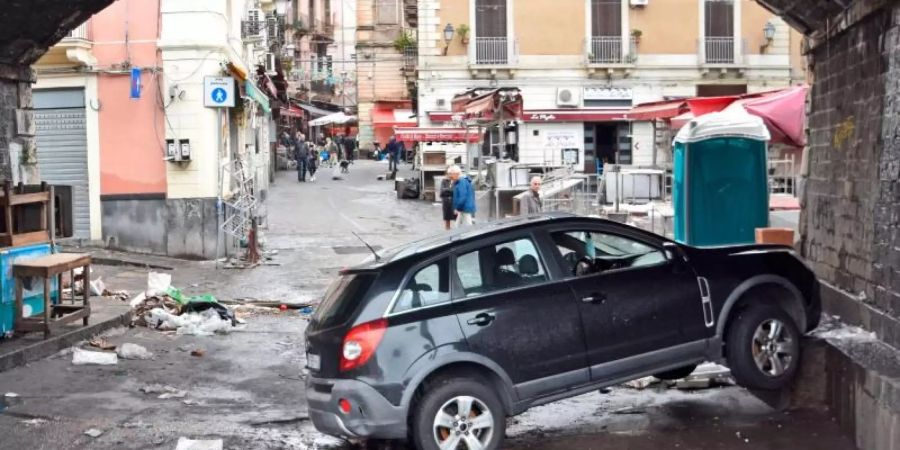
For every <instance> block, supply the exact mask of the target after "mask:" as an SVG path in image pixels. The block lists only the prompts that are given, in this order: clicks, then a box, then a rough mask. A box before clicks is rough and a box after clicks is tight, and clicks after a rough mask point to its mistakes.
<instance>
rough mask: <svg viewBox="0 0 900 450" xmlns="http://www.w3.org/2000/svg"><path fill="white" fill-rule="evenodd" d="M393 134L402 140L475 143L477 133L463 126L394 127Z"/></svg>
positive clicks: (477, 138) (478, 138)
mask: <svg viewBox="0 0 900 450" xmlns="http://www.w3.org/2000/svg"><path fill="white" fill-rule="evenodd" d="M394 136H396V137H397V139H398V140H400V141H404V142H466V140H467V139H468V142H469V143H477V142H478V141H479V140H480V138H481V136H480V135H479V133H472V132H470V133H467V132H466V129H465V128H441V127H431V128H419V127H394Z"/></svg>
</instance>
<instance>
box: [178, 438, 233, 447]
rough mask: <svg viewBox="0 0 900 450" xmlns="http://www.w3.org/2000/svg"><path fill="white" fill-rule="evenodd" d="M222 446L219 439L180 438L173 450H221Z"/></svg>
mask: <svg viewBox="0 0 900 450" xmlns="http://www.w3.org/2000/svg"><path fill="white" fill-rule="evenodd" d="M222 445H223V444H222V440H221V439H210V440H193V439H188V438H186V437H180V438H178V444H177V445H176V446H175V450H222Z"/></svg>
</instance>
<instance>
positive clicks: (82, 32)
mask: <svg viewBox="0 0 900 450" xmlns="http://www.w3.org/2000/svg"><path fill="white" fill-rule="evenodd" d="M62 40H63V41H69V42H71V41H85V42H89V41H90V37H89V36H88V26H87V22H85V23H83V24H81V25H78V26H77V27H76V28H75V29H74V30H72V31H70V32H69V34H67V35H66V37H64V38H63V39H62Z"/></svg>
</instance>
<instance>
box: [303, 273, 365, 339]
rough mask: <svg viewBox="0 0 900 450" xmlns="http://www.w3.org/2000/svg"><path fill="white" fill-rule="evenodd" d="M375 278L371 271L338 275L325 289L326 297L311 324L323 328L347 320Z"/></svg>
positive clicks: (316, 327)
mask: <svg viewBox="0 0 900 450" xmlns="http://www.w3.org/2000/svg"><path fill="white" fill-rule="evenodd" d="M374 280H375V274H371V273H364V274H348V275H341V276H340V277H338V278H337V279H336V280H334V282H332V283H331V286H329V287H328V290H327V291H325V297H324V298H323V299H322V302H321V303H319V307H318V309H317V310H316V314H315V316H313V320H312V323H311V324H310V326H311V327H313V328H314V329H321V328H329V327H333V326H335V325H340V324H342V323H344V322H346V321H347V320H348V319H350V315H351V314H353V311H354V310H355V309H356V306H357V305H358V304H359V302H360V300H362V297H363V296H364V295H365V293H366V291H367V290H368V289H369V286H371V285H372V281H374Z"/></svg>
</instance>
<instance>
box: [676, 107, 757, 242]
mask: <svg viewBox="0 0 900 450" xmlns="http://www.w3.org/2000/svg"><path fill="white" fill-rule="evenodd" d="M769 139H770V135H769V130H768V129H766V126H765V124H764V123H763V121H762V119H760V118H759V117H756V116H752V115H750V114H747V113H743V112H738V111H728V112H720V113H712V114H707V115H704V116H700V117H698V118H696V119H693V120H691V121H690V122H688V123H687V124H686V125H685V126H684V127H682V128H681V130H680V131H679V132H678V135H677V136H676V137H675V143H674V146H675V150H674V152H675V154H674V168H673V169H674V170H673V172H674V173H673V177H674V180H673V187H672V199H673V200H672V201H673V207H674V209H675V223H674V231H675V240H677V241H679V242H682V243H685V244H688V245H693V246H721V245H732V244H746V243H753V242H755V233H756V228H760V227H767V226H768V225H769V187H768V176H767V169H768V162H767V157H768V155H767V143H768V141H769Z"/></svg>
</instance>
